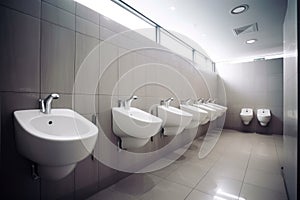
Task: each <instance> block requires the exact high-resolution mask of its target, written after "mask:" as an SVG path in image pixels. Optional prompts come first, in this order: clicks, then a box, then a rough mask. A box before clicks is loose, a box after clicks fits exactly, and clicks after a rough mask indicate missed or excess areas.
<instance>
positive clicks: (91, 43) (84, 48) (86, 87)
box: [75, 33, 100, 94]
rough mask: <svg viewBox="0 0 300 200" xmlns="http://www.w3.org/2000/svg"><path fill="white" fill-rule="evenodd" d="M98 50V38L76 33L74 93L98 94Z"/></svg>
mask: <svg viewBox="0 0 300 200" xmlns="http://www.w3.org/2000/svg"><path fill="white" fill-rule="evenodd" d="M99 51H100V49H99V40H97V39H95V38H92V37H88V36H86V35H82V34H80V33H76V61H75V73H76V74H75V81H76V82H75V93H77V94H98V89H97V88H98V82H99V76H100V53H99ZM87 77H88V78H87Z"/></svg>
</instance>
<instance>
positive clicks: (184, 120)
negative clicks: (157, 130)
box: [157, 105, 193, 135]
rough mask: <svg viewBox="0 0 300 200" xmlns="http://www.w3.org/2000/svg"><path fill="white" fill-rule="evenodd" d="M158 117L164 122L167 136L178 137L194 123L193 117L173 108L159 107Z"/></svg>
mask: <svg viewBox="0 0 300 200" xmlns="http://www.w3.org/2000/svg"><path fill="white" fill-rule="evenodd" d="M157 114H158V117H159V118H161V119H162V120H163V124H162V126H163V128H164V134H165V135H178V134H179V133H181V132H182V131H183V129H184V128H185V127H187V126H188V125H189V124H190V122H191V121H192V118H193V115H192V114H190V113H188V112H185V111H183V110H180V109H178V108H175V107H172V106H168V107H166V106H164V105H160V106H158V107H157Z"/></svg>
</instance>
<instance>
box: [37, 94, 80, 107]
mask: <svg viewBox="0 0 300 200" xmlns="http://www.w3.org/2000/svg"><path fill="white" fill-rule="evenodd" d="M58 94H59V98H58V99H54V100H53V101H52V108H69V109H74V101H75V100H74V99H73V98H74V97H73V95H71V94H61V93H58ZM48 95H49V93H42V94H41V98H42V99H44V98H46V97H47V96H48Z"/></svg>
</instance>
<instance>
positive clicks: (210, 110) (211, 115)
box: [193, 103, 219, 121]
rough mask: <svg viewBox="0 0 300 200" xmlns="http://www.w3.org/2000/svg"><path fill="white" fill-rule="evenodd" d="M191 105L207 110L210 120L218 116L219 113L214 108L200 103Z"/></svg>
mask: <svg viewBox="0 0 300 200" xmlns="http://www.w3.org/2000/svg"><path fill="white" fill-rule="evenodd" d="M193 106H195V107H197V108H200V109H203V110H205V111H207V112H208V116H209V119H210V121H214V120H215V119H217V117H218V114H219V113H218V112H217V111H216V109H213V108H211V107H209V106H205V105H204V104H202V103H195V104H193Z"/></svg>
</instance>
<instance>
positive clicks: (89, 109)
mask: <svg viewBox="0 0 300 200" xmlns="http://www.w3.org/2000/svg"><path fill="white" fill-rule="evenodd" d="M74 97H75V99H74V102H75V104H74V105H75V110H76V112H78V113H80V114H82V115H87V114H96V113H98V95H87V94H83V95H82V94H76V95H75V96H74Z"/></svg>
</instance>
